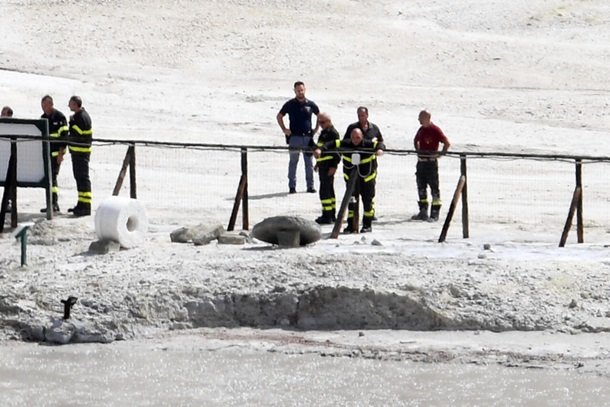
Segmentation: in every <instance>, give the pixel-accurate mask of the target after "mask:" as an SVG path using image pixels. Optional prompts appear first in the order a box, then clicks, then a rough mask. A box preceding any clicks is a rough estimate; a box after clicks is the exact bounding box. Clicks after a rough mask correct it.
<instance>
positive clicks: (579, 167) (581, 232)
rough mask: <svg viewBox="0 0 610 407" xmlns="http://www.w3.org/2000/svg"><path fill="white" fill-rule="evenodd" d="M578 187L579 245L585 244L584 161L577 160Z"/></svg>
mask: <svg viewBox="0 0 610 407" xmlns="http://www.w3.org/2000/svg"><path fill="white" fill-rule="evenodd" d="M576 187H577V188H580V194H578V202H577V203H576V236H577V241H578V243H584V241H585V238H584V227H583V215H582V195H583V188H582V160H581V159H576Z"/></svg>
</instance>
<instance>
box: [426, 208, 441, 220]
mask: <svg viewBox="0 0 610 407" xmlns="http://www.w3.org/2000/svg"><path fill="white" fill-rule="evenodd" d="M440 212H441V205H432V208H431V209H430V219H429V220H428V221H430V222H436V221H437V220H438V216H439V215H440Z"/></svg>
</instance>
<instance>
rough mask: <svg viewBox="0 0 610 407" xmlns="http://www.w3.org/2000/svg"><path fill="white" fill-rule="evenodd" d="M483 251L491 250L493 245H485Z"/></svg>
mask: <svg viewBox="0 0 610 407" xmlns="http://www.w3.org/2000/svg"><path fill="white" fill-rule="evenodd" d="M483 250H491V245H490V244H489V243H485V244H484V245H483Z"/></svg>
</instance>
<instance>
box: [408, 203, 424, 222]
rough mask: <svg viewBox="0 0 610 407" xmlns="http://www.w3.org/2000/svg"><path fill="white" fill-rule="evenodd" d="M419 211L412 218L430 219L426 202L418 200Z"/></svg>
mask: <svg viewBox="0 0 610 407" xmlns="http://www.w3.org/2000/svg"><path fill="white" fill-rule="evenodd" d="M418 205H419V213H418V214H417V215H413V216H411V220H428V204H427V203H426V202H421V201H420V202H418Z"/></svg>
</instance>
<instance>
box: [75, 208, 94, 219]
mask: <svg viewBox="0 0 610 407" xmlns="http://www.w3.org/2000/svg"><path fill="white" fill-rule="evenodd" d="M72 212H73V213H74V216H76V217H78V218H80V217H81V216H89V215H91V208H86V207H84V206H81V207H80V208H74V211H72Z"/></svg>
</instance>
